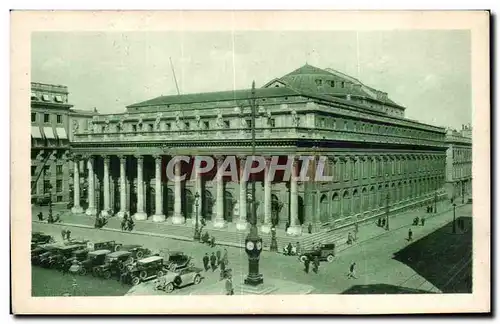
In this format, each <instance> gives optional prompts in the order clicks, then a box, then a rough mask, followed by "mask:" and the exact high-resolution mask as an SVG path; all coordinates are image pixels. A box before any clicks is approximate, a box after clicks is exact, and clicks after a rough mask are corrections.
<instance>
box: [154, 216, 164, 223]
mask: <svg viewBox="0 0 500 324" xmlns="http://www.w3.org/2000/svg"><path fill="white" fill-rule="evenodd" d="M164 221H165V215H153V222H158V223H159V222H164Z"/></svg>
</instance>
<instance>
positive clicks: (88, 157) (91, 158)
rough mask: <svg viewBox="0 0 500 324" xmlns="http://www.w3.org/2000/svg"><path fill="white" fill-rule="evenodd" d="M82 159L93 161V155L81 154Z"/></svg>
mask: <svg viewBox="0 0 500 324" xmlns="http://www.w3.org/2000/svg"><path fill="white" fill-rule="evenodd" d="M82 157H83V158H84V159H87V160H89V161H94V155H92V154H88V153H87V154H83V155H82Z"/></svg>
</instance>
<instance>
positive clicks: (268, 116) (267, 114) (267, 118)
mask: <svg viewBox="0 0 500 324" xmlns="http://www.w3.org/2000/svg"><path fill="white" fill-rule="evenodd" d="M271 116H272V114H271V111H270V110H267V111H266V114H265V118H266V125H267V126H269V127H271Z"/></svg>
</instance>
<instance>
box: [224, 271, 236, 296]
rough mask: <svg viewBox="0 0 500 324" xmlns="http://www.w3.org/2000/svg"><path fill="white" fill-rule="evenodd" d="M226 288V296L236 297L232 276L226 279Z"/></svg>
mask: <svg viewBox="0 0 500 324" xmlns="http://www.w3.org/2000/svg"><path fill="white" fill-rule="evenodd" d="M225 287H226V295H234V290H233V280H232V278H231V276H230V275H229V276H227V278H226V283H225Z"/></svg>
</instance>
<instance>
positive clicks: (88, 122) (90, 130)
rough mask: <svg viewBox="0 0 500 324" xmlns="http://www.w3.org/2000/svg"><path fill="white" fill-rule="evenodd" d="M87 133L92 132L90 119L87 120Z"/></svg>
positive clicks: (92, 124)
mask: <svg viewBox="0 0 500 324" xmlns="http://www.w3.org/2000/svg"><path fill="white" fill-rule="evenodd" d="M87 131H89V133H93V132H94V121H93V120H92V119H89V120H87Z"/></svg>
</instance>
